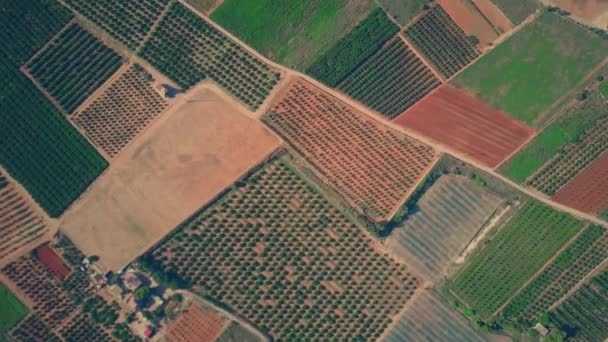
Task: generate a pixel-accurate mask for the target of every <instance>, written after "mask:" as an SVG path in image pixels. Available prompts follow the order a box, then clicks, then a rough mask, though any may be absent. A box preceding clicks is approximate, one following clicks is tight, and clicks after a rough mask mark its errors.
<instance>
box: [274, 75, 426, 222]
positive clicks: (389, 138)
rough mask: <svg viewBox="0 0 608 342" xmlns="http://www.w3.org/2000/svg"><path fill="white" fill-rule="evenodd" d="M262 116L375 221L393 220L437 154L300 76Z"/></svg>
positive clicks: (348, 199)
mask: <svg viewBox="0 0 608 342" xmlns="http://www.w3.org/2000/svg"><path fill="white" fill-rule="evenodd" d="M263 120H264V122H266V123H267V124H268V125H270V126H271V127H272V128H273V129H274V130H275V131H276V132H277V133H278V134H279V135H281V136H282V137H283V138H284V139H285V140H286V141H287V142H288V143H289V144H290V145H291V146H292V147H293V148H294V149H296V150H297V151H298V152H299V153H301V154H302V155H303V156H304V157H305V158H306V159H307V160H308V161H309V162H311V163H312V164H313V165H314V166H315V167H316V168H317V170H318V171H320V172H321V173H322V174H323V176H324V177H326V178H327V179H328V181H329V183H330V184H331V185H332V186H334V187H335V188H336V189H337V190H338V192H340V193H341V194H342V195H343V196H344V197H345V199H346V200H347V201H349V203H351V204H352V205H354V206H355V207H356V208H358V209H359V210H361V211H362V212H364V213H365V214H366V215H368V216H370V217H371V218H372V219H374V220H376V221H382V220H388V219H390V217H391V216H392V215H393V213H394V212H395V211H396V210H397V208H398V207H399V206H400V205H401V204H402V203H403V201H404V200H405V198H406V197H407V196H408V194H409V193H410V192H411V191H413V189H414V187H415V186H416V184H417V183H418V182H419V181H420V179H422V178H423V177H424V175H425V174H426V173H427V172H428V170H429V169H430V167H431V165H432V163H433V162H434V160H435V158H436V156H435V152H434V151H433V149H432V148H431V147H429V146H426V145H424V144H422V143H420V142H418V141H415V140H413V139H411V138H409V137H407V136H404V135H402V134H400V133H398V132H396V131H393V130H391V129H389V128H387V127H385V126H383V125H381V124H379V123H378V122H376V121H374V120H372V119H371V118H368V117H366V116H365V115H364V114H362V113H359V112H357V111H356V110H355V109H353V108H351V107H349V106H348V105H346V104H344V103H341V102H339V101H338V100H336V99H334V98H332V97H330V95H327V94H325V93H323V92H322V91H321V90H320V89H318V88H315V87H314V86H312V85H311V84H309V83H307V82H304V81H302V80H296V81H293V82H292V83H291V84H290V85H289V87H288V88H287V89H285V90H283V92H282V94H281V95H280V98H278V99H277V100H276V102H275V103H274V104H273V105H272V108H271V109H270V111H269V113H268V114H266V115H265V116H264V117H263Z"/></svg>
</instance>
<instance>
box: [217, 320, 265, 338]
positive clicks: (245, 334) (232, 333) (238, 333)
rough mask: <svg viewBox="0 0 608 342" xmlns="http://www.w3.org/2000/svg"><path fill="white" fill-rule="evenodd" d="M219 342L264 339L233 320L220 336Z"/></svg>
mask: <svg viewBox="0 0 608 342" xmlns="http://www.w3.org/2000/svg"><path fill="white" fill-rule="evenodd" d="M217 342H262V339H261V338H259V337H258V336H257V335H254V334H253V333H252V332H251V331H249V330H248V329H246V328H244V327H243V326H242V325H240V324H238V323H235V322H232V323H231V324H230V326H228V328H226V330H224V333H223V334H222V335H221V336H220V337H218V339H217Z"/></svg>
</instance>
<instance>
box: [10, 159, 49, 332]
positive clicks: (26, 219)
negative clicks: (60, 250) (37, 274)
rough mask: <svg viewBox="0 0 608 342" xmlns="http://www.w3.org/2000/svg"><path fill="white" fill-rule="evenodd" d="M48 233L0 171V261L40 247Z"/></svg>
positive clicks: (14, 186)
mask: <svg viewBox="0 0 608 342" xmlns="http://www.w3.org/2000/svg"><path fill="white" fill-rule="evenodd" d="M48 231H49V229H48V227H47V225H46V222H45V218H44V217H43V216H42V214H41V213H39V212H38V210H37V209H35V208H34V207H33V205H32V203H30V202H29V201H28V199H27V198H26V197H25V196H24V195H23V193H21V192H20V191H19V190H18V189H17V187H16V185H15V183H14V182H13V181H11V180H9V179H8V176H7V175H6V174H4V173H3V172H2V171H1V170H0V261H3V260H4V258H6V257H7V256H9V255H11V254H13V253H15V252H18V251H19V250H20V249H22V248H26V247H27V246H30V245H32V244H36V243H37V242H38V243H39V242H40V241H41V240H42V238H43V237H44V235H45V234H46V233H47V232H48ZM0 334H1V333H0Z"/></svg>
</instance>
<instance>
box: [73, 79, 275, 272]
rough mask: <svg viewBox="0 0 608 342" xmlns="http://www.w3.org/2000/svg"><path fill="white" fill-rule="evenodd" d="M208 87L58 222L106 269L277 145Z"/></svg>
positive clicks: (130, 151) (169, 115) (168, 118)
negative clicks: (98, 259) (99, 258)
mask: <svg viewBox="0 0 608 342" xmlns="http://www.w3.org/2000/svg"><path fill="white" fill-rule="evenodd" d="M207 87H209V86H207V85H204V86H203V89H201V91H192V92H190V93H189V94H188V96H189V98H188V99H186V102H185V103H184V104H183V105H181V106H177V107H176V108H175V110H174V111H173V112H168V113H165V115H163V116H162V117H161V119H160V120H159V121H157V122H155V123H154V124H153V126H152V127H151V129H149V130H147V131H146V132H145V133H144V134H143V135H142V136H141V137H140V138H138V139H137V140H136V141H135V143H134V144H132V145H130V146H129V147H128V148H127V149H126V150H125V151H123V153H122V154H121V155H120V156H119V157H118V158H117V159H116V160H115V161H114V162H113V165H112V166H111V167H110V169H109V170H108V171H107V173H106V174H105V175H104V176H103V177H102V178H101V179H100V180H99V181H98V182H96V184H94V185H93V187H92V188H91V189H90V190H89V192H88V193H87V195H86V196H85V197H84V199H83V200H82V201H81V202H80V203H78V204H77V205H75V206H74V207H73V208H72V209H71V210H70V211H69V212H68V213H67V214H66V215H65V216H64V219H63V222H62V228H63V231H64V232H66V233H67V235H68V236H69V238H70V239H72V241H74V243H76V244H77V245H78V246H79V247H80V248H81V249H82V251H83V252H84V253H85V254H87V255H98V256H100V257H101V262H102V264H103V266H105V267H106V268H108V269H112V270H118V269H120V268H121V267H123V266H125V265H126V264H127V263H129V262H130V261H132V260H133V259H134V258H135V257H137V256H138V255H140V254H141V253H143V252H144V251H145V250H146V249H147V248H149V247H150V246H151V245H153V244H154V243H156V242H157V241H158V240H160V239H161V238H162V237H163V236H165V235H166V234H167V233H169V232H170V231H171V230H172V229H173V228H175V227H176V226H177V225H178V224H179V223H181V222H182V221H183V220H184V219H186V218H187V217H188V216H189V215H191V214H193V213H194V212H195V211H196V209H198V208H200V207H201V206H202V205H203V204H205V203H206V202H208V201H209V200H211V199H213V198H214V197H215V196H216V195H217V194H218V193H220V192H221V191H222V190H224V189H225V188H226V187H228V186H230V185H231V184H232V183H233V182H235V181H236V180H237V179H238V178H239V177H241V176H242V175H244V174H245V173H246V172H247V171H248V170H249V169H251V168H252V167H254V166H255V165H257V164H258V163H260V162H261V161H263V160H264V159H265V158H267V156H269V155H270V154H271V153H272V152H273V151H274V150H275V149H276V148H277V147H278V146H279V144H280V142H279V140H278V139H277V138H276V137H275V136H274V135H272V133H270V132H269V131H268V130H267V129H265V128H264V127H263V126H262V125H261V124H259V123H258V122H256V121H254V120H252V119H250V118H248V117H246V116H245V115H244V114H243V113H240V112H239V111H238V109H237V108H239V107H236V106H234V105H233V104H232V103H230V102H228V101H229V99H228V98H227V97H224V96H221V95H219V94H218V93H217V92H216V90H212V89H209V88H207ZM214 89H215V88H214Z"/></svg>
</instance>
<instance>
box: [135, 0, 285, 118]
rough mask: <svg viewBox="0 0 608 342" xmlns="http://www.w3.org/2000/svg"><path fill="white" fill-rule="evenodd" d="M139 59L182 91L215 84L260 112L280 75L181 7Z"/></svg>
mask: <svg viewBox="0 0 608 342" xmlns="http://www.w3.org/2000/svg"><path fill="white" fill-rule="evenodd" d="M139 55H140V56H141V57H142V58H143V59H145V60H146V61H148V62H149V63H150V64H151V65H152V66H154V67H155V68H156V69H158V71H160V72H162V73H164V74H165V75H167V76H168V77H169V78H171V79H172V80H173V81H175V82H176V83H177V84H178V85H179V86H180V87H182V88H183V90H187V89H189V88H190V87H192V86H193V85H194V84H196V83H198V82H200V81H202V80H204V79H207V78H208V79H211V80H213V81H214V82H216V83H218V84H219V85H220V86H221V87H222V88H224V90H226V91H227V92H229V93H230V94H231V95H233V96H235V97H236V98H238V99H239V100H240V101H241V102H242V103H244V104H245V105H246V106H248V107H249V108H250V109H252V110H256V109H257V108H258V107H259V106H260V105H261V104H262V102H264V99H266V97H267V96H268V94H270V91H271V90H272V89H273V88H274V86H275V85H276V84H277V83H278V82H279V78H280V73H279V72H278V71H276V70H273V69H272V68H270V67H269V66H268V65H266V64H264V63H263V62H262V61H260V60H259V59H257V58H256V57H254V56H253V55H251V54H250V53H249V52H247V51H246V50H245V49H244V48H243V47H241V46H240V45H238V44H236V43H235V42H233V41H232V40H230V38H228V37H227V36H226V35H224V34H223V33H221V32H219V31H218V30H216V29H215V28H213V27H212V26H211V25H210V24H209V23H207V22H206V21H205V20H203V19H202V18H200V17H198V16H197V15H196V14H194V13H193V12H191V11H190V10H189V9H187V8H186V7H184V6H183V5H181V4H180V3H178V2H175V3H173V4H172V5H171V7H170V8H169V11H168V13H167V15H166V16H165V17H164V18H163V19H162V20H161V21H160V24H159V26H158V28H157V29H156V31H154V33H153V34H152V36H151V37H150V39H149V40H148V41H147V42H146V45H144V47H143V49H142V50H141V51H140V53H139Z"/></svg>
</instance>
